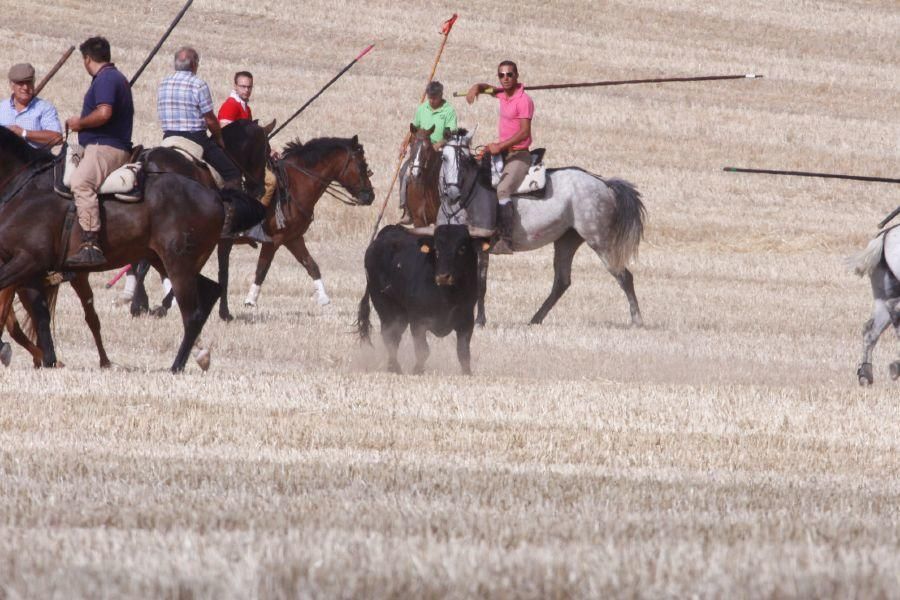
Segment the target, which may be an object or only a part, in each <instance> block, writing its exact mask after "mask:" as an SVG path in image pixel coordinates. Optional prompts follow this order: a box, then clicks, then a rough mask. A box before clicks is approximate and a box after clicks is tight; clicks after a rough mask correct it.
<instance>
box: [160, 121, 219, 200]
mask: <svg viewBox="0 0 900 600" xmlns="http://www.w3.org/2000/svg"><path fill="white" fill-rule="evenodd" d="M160 146H162V147H163V148H171V149H172V150H177V151H178V152H180V153H181V154H183V155H184V156H185V157H186V158H187V159H188V160H191V161H193V162H195V163H197V164H198V165H200V166H201V167H204V168H206V169H207V170H209V173H210V175H212V178H213V181H214V182H215V183H216V187H217V188H219V189H220V190H221V189H222V186H223V185H225V180H224V179H222V176H221V175H220V174H219V172H218V171H216V170H215V169H214V168H213V166H212V165H211V164H209V163H208V162H206V161H205V160H203V146H201V145H200V144H198V143H197V142H194V141H191V140H189V139H187V138H183V137H181V136H178V135H172V136H169V137H167V138H165V139H163V141H162V143H160Z"/></svg>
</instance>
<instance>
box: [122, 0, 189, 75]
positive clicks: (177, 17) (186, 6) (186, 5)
mask: <svg viewBox="0 0 900 600" xmlns="http://www.w3.org/2000/svg"><path fill="white" fill-rule="evenodd" d="M193 2H194V0H187V2H185V3H184V6H183V7H182V8H181V10H180V11H178V14H177V15H175V19H174V20H173V21H172V24H171V25H169V28H168V29H166V32H165V33H164V34H163V36H162V37H161V38H159V41H158V42H157V43H156V45H155V46H154V47H153V50H151V51H150V54H149V55H148V56H147V58H146V59H144V63H143V64H142V65H141V66H140V68H139V69H138V70H137V72H136V73H135V74H134V76H133V77H132V78H131V81H129V82H128V85H129V86H130V87H134V84H135V83H136V82H137V80H138V77H140V76H141V73H143V72H144V69H146V68H147V65H149V64H150V61H151V60H153V57H154V56H156V53H157V52H159V49H160V48H161V47H162V45H163V44H164V43H165V41H166V38H168V37H169V34H170V33H172V30H173V29H175V26H176V25H178V22H179V21H180V20H181V17H183V16H184V13H186V12H187V9H189V8H190V7H191V4H192V3H193Z"/></svg>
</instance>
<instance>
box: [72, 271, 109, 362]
mask: <svg viewBox="0 0 900 600" xmlns="http://www.w3.org/2000/svg"><path fill="white" fill-rule="evenodd" d="M71 284H72V289H74V290H75V293H76V294H78V299H79V300H81V308H82V310H83V311H84V320H85V321H86V322H87V324H88V327H89V328H90V329H91V335H93V336H94V344H95V345H96V346H97V354H99V355H100V368H102V369H105V368H107V367H109V366H110V364H111V363H110V362H109V357H108V356H106V350H105V349H104V348H103V338H102V336H101V335H100V317H98V316H97V311H96V310H95V309H94V290H92V289H91V284H90V281H89V280H88V274H87V273H78V274H77V275H76V276H75V279H73V280H72V281H71Z"/></svg>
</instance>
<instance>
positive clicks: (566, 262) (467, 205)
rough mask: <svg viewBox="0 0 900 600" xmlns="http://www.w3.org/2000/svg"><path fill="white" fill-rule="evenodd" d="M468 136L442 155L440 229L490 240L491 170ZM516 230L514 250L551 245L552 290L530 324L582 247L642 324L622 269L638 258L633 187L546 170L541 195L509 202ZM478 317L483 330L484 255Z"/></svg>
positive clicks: (640, 216) (639, 229)
mask: <svg viewBox="0 0 900 600" xmlns="http://www.w3.org/2000/svg"><path fill="white" fill-rule="evenodd" d="M471 137H472V136H471V135H470V134H467V133H466V131H465V130H460V131H459V132H458V133H457V134H456V135H453V136H451V137H450V139H449V140H448V142H447V144H446V145H445V146H444V148H443V150H442V157H441V159H442V164H441V175H440V179H439V184H438V185H439V187H440V192H441V201H442V202H441V210H440V211H439V213H438V221H437V222H438V224H439V225H441V224H444V223H458V224H466V225H469V227H470V229H471V230H472V234H473V236H476V237H478V236H484V237H489V234H490V232H487V231H484V230H485V228H491V229H492V228H493V227H492V224H493V219H494V215H495V214H496V204H497V195H496V192H495V191H494V190H493V188H492V187H491V183H490V174H489V171H488V169H486V168H481V167H479V165H478V163H477V161H476V160H475V158H473V156H472V152H471V149H470V147H469V144H470V142H471ZM512 201H513V204H514V206H515V214H516V218H515V223H514V226H513V244H512V246H513V250H514V251H515V252H525V251H528V250H536V249H538V248H541V247H543V246H546V245H547V244H550V243H552V244H553V249H554V255H553V271H554V279H553V288H552V290H551V291H550V295H549V296H548V297H547V299H546V300H545V301H544V303H543V305H542V306H541V307H540V309H538V311H537V312H536V313H535V314H534V316H533V317H532V318H531V323H532V324H533V325H537V324H540V323H541V322H542V321H543V320H544V317H546V316H547V313H549V312H550V309H552V308H553V305H554V304H556V302H557V301H558V300H559V299H560V297H562V295H563V293H565V291H566V289H568V287H569V285H570V284H571V275H572V260H573V259H574V258H575V252H576V251H577V250H578V248H579V247H580V246H581V244H582V243H584V242H587V245H588V246H590V248H591V249H592V250H593V251H594V252H596V253H597V256H599V257H600V260H601V261H603V264H604V265H605V266H606V268H607V270H608V271H609V272H610V273H611V274H612V276H613V277H615V278H616V281H618V282H619V286H621V288H622V290H623V291H624V292H625V295H626V296H627V298H628V306H629V309H630V311H631V323H632V325H634V326H641V325H643V319H642V318H641V310H640V308H639V307H638V301H637V297H636V296H635V294H634V278H633V277H632V275H631V271H629V270H628V269H627V268H626V267H627V265H628V263H629V261H630V260H631V258H632V257H633V256H636V255H637V251H638V244H639V243H640V241H641V238H642V237H643V233H644V216H645V210H644V205H643V203H642V202H641V195H640V193H638V191H637V190H636V189H635V188H634V186H633V185H632V184H630V183H628V182H627V181H624V180H622V179H609V180H604V179H602V178H600V177H599V176H597V175H594V174H592V173H589V172H587V171H585V170H584V169H581V168H579V167H565V168H561V169H548V170H547V186H546V189H545V192H544V194H542V195H540V196H537V195H534V196H531V195H519V196H514V197H513V200H512ZM482 256H483V259H484V260H483V261H482V263H481V265H480V268H479V278H480V283H481V290H480V299H479V305H478V317H477V319H476V322H477V323H479V324H481V325H483V324H484V305H483V299H484V290H485V286H486V280H487V264H488V261H487V259H488V255H487V254H486V253H482Z"/></svg>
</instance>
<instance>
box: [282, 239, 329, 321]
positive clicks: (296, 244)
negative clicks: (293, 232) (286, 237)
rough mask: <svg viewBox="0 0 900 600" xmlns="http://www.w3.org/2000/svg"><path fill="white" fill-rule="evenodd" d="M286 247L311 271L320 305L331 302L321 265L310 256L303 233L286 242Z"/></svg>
mask: <svg viewBox="0 0 900 600" xmlns="http://www.w3.org/2000/svg"><path fill="white" fill-rule="evenodd" d="M284 247H285V248H287V249H288V250H290V251H291V254H293V255H294V258H296V259H297V260H298V261H300V264H301V265H303V268H305V269H306V272H307V273H309V276H310V277H312V280H313V284H314V285H315V286H316V301H317V302H318V303H319V306H325V305H326V304H330V303H331V298H329V297H328V294H326V293H325V284H324V283H323V282H322V272H321V271H320V270H319V265H317V264H316V261H315V260H314V259H313V257H312V256H310V254H309V250H307V249H306V242H305V241H303V236H302V235H301V236H299V237H295V238H294V239H292V240H290V241H287V242H285V243H284Z"/></svg>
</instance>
